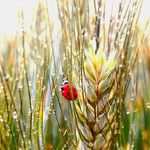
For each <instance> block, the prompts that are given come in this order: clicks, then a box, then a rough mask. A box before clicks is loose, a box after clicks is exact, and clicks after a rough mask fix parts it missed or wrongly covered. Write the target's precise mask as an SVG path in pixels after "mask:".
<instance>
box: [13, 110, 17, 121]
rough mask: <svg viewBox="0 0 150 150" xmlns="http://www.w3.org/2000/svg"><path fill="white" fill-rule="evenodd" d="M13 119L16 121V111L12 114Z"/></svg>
mask: <svg viewBox="0 0 150 150" xmlns="http://www.w3.org/2000/svg"><path fill="white" fill-rule="evenodd" d="M13 118H14V119H17V112H16V111H14V112H13Z"/></svg>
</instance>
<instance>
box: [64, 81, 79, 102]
mask: <svg viewBox="0 0 150 150" xmlns="http://www.w3.org/2000/svg"><path fill="white" fill-rule="evenodd" d="M61 94H62V95H63V96H64V97H65V98H66V99H67V100H69V101H71V100H72V96H71V92H70V86H69V83H68V81H65V82H63V84H62V86H61ZM72 94H73V100H76V99H77V96H78V95H77V91H76V89H75V88H74V87H73V86H72Z"/></svg>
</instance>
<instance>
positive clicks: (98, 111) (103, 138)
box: [76, 48, 115, 149]
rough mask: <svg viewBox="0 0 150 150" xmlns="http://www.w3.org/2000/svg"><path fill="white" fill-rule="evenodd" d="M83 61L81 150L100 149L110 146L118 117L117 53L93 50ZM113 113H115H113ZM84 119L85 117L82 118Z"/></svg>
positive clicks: (90, 50) (80, 100) (80, 122)
mask: <svg viewBox="0 0 150 150" xmlns="http://www.w3.org/2000/svg"><path fill="white" fill-rule="evenodd" d="M85 55H86V58H85V61H84V82H83V85H84V90H83V95H81V96H79V103H80V106H81V107H78V106H77V105H76V108H77V113H78V116H80V117H79V124H78V126H79V128H78V132H79V133H80V134H79V135H81V134H82V137H83V138H79V140H80V143H82V144H79V145H81V147H80V148H81V149H82V148H85V149H101V148H104V147H108V146H109V145H110V138H111V135H112V129H113V123H112V120H113V118H114V115H115V111H114V107H113V104H114V103H113V98H112V95H113V90H112V87H113V86H112V84H113V81H114V73H113V72H114V66H115V52H111V53H110V55H109V56H108V57H106V55H105V53H103V51H102V49H99V51H98V52H97V54H95V51H94V50H93V49H92V48H90V49H89V51H88V52H86V54H85ZM113 111H114V112H113ZM81 116H82V117H81Z"/></svg>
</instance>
